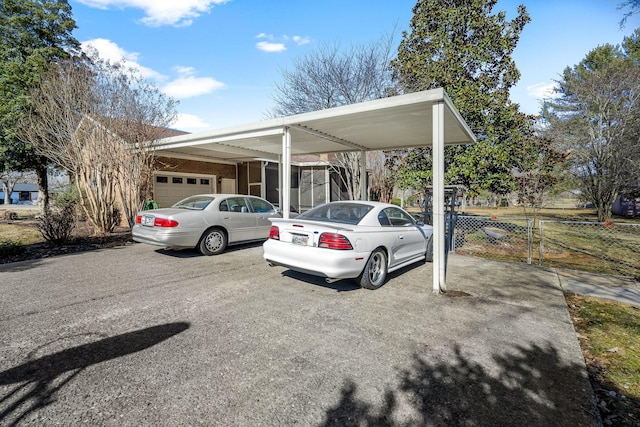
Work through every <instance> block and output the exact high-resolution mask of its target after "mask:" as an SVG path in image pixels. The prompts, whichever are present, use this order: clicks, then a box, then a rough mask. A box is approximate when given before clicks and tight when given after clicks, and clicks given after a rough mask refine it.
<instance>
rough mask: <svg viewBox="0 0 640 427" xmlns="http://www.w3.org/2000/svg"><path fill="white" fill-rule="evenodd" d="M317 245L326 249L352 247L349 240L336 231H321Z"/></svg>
mask: <svg viewBox="0 0 640 427" xmlns="http://www.w3.org/2000/svg"><path fill="white" fill-rule="evenodd" d="M318 247H320V248H327V249H341V250H349V249H353V246H351V242H350V241H349V239H347V238H346V237H345V236H343V235H342V234H336V233H322V234H321V235H320V240H319V241H318Z"/></svg>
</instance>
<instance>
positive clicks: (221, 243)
mask: <svg viewBox="0 0 640 427" xmlns="http://www.w3.org/2000/svg"><path fill="white" fill-rule="evenodd" d="M226 247H227V233H225V232H224V230H222V229H221V228H211V229H209V230H207V231H205V232H204V234H203V235H202V238H200V243H199V244H198V249H200V253H202V254H203V255H218V254H220V253H222V252H223V251H224V250H225V248H226Z"/></svg>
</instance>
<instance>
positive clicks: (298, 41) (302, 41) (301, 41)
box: [293, 36, 311, 46]
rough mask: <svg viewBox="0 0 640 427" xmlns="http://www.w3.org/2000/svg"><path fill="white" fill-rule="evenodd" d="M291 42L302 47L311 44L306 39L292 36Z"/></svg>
mask: <svg viewBox="0 0 640 427" xmlns="http://www.w3.org/2000/svg"><path fill="white" fill-rule="evenodd" d="M293 41H294V42H295V43H296V44H297V45H298V46H302V45H305V44H308V43H311V40H309V39H308V38H306V37H300V36H293Z"/></svg>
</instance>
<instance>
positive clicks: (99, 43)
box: [81, 38, 166, 81]
mask: <svg viewBox="0 0 640 427" xmlns="http://www.w3.org/2000/svg"><path fill="white" fill-rule="evenodd" d="M81 46H82V50H84V51H87V50H88V49H89V48H90V47H92V48H94V49H95V50H97V51H98V55H99V56H100V58H102V59H106V60H108V61H110V62H113V63H115V62H120V61H122V62H123V63H124V64H125V65H126V66H128V67H131V68H133V69H134V70H137V71H138V72H139V73H140V75H141V76H142V77H144V78H145V79H153V80H159V81H162V80H165V79H166V76H164V75H162V74H160V73H158V72H157V71H154V70H152V69H151V68H147V67H144V66H142V65H140V64H139V63H138V60H139V59H140V54H139V53H137V52H127V51H126V50H124V49H122V48H121V47H120V46H118V45H117V44H116V43H114V42H112V41H111V40H108V39H100V38H99V39H92V40H87V41H84V42H82V43H81Z"/></svg>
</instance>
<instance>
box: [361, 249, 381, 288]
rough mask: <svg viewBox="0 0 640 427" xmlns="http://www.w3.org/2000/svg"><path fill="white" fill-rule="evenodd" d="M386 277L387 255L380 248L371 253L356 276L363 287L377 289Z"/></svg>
mask: <svg viewBox="0 0 640 427" xmlns="http://www.w3.org/2000/svg"><path fill="white" fill-rule="evenodd" d="M386 279H387V255H386V253H385V252H384V251H383V250H382V249H376V250H374V251H373V252H372V253H371V256H370V257H369V260H368V261H367V265H365V266H364V270H362V273H361V274H360V277H358V283H359V284H360V286H361V287H363V288H365V289H378V288H379V287H380V286H382V285H383V284H384V282H385V280H386Z"/></svg>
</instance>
